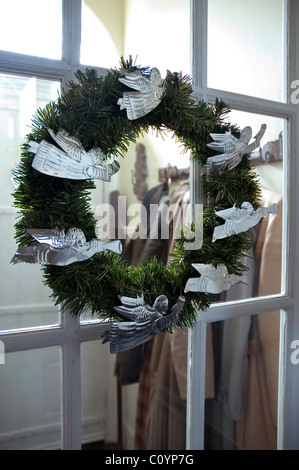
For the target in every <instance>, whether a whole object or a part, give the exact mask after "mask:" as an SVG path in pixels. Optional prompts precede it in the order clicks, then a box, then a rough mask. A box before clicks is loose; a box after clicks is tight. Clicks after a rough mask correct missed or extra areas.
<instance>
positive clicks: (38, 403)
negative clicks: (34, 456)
mask: <svg viewBox="0 0 299 470" xmlns="http://www.w3.org/2000/svg"><path fill="white" fill-rule="evenodd" d="M60 377H61V370H60V350H59V349H58V348H56V347H55V348H54V347H53V348H45V349H39V350H31V351H21V352H14V353H8V354H6V355H5V364H4V365H0V383H1V396H0V449H1V450H58V449H60V446H61V444H60V443H61V409H60V396H61V390H60Z"/></svg>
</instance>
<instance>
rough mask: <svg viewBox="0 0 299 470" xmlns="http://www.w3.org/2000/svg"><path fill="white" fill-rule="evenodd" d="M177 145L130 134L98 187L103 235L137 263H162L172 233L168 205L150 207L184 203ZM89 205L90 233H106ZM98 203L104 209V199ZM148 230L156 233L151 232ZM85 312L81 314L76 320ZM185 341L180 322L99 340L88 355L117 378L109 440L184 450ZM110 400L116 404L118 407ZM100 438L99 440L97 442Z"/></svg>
mask: <svg viewBox="0 0 299 470" xmlns="http://www.w3.org/2000/svg"><path fill="white" fill-rule="evenodd" d="M182 151H183V148H182V147H180V145H179V144H177V143H176V142H175V139H172V138H171V135H165V136H164V139H163V138H161V137H160V136H157V135H156V132H154V133H152V132H151V131H150V132H149V133H148V134H147V136H146V137H145V138H143V139H138V141H137V143H136V145H135V144H134V145H131V146H130V148H129V151H128V153H127V155H126V157H125V159H124V160H123V161H121V162H120V163H121V169H120V171H119V172H118V173H117V175H115V178H113V181H111V184H110V185H109V187H106V194H109V199H108V202H109V206H111V208H112V209H113V210H112V213H113V217H111V219H112V222H111V219H109V220H110V222H111V225H110V232H109V234H108V235H109V236H108V238H110V239H113V238H114V237H116V238H119V239H121V240H122V242H123V246H124V249H123V254H122V256H123V257H124V258H125V259H126V261H127V262H128V263H130V264H131V265H134V266H136V265H139V264H140V262H141V261H142V260H144V259H145V258H147V257H151V256H156V257H157V258H158V260H159V261H161V262H163V263H165V264H166V263H167V262H168V261H169V254H170V253H171V251H172V249H173V243H174V239H173V236H172V234H173V233H175V232H176V227H175V224H174V220H173V219H172V217H171V212H170V217H169V219H168V218H163V217H162V218H160V217H158V216H157V212H152V213H151V212H150V210H151V207H155V208H157V207H160V208H161V207H162V205H163V207H165V208H168V207H171V206H172V208H175V207H176V208H177V211H178V212H179V211H180V210H182V207H183V205H184V204H186V205H187V206H189V204H188V203H189V200H190V187H189V155H188V154H184V153H182ZM170 162H171V164H170ZM95 197H96V195H95ZM95 206H96V209H95V215H96V217H97V219H98V226H97V229H98V236H100V238H103V237H104V236H105V235H107V233H105V231H107V225H106V222H107V218H106V216H105V214H104V210H102V211H101V204H100V203H99V204H97V205H96V203H95ZM141 208H144V209H145V211H146V217H141V214H142V211H141ZM103 209H105V210H106V209H107V205H106V206H105V208H103ZM188 214H189V212H188V211H186V213H185V214H183V216H185V217H186V219H187V218H188ZM150 215H152V217H150ZM156 216H157V217H156ZM182 218H183V217H182ZM161 219H162V221H161ZM161 222H162V223H163V225H165V226H166V225H167V229H168V230H165V232H164V233H165V235H166V234H167V236H165V238H162V236H161V231H159V229H160V228H161ZM185 223H187V220H185ZM164 228H165V229H166V227H164ZM141 234H143V235H144V234H145V237H141ZM153 234H158V236H157V237H153V236H152V235H153ZM86 318H87V319H88V316H87V317H86V316H84V317H83V318H82V321H85V320H86ZM187 345H188V334H187V331H186V329H180V330H176V331H175V332H174V333H173V334H168V333H167V334H163V335H157V336H156V337H155V338H154V339H153V340H151V341H148V342H147V343H145V344H143V345H141V346H138V347H136V348H134V349H131V350H128V351H125V352H123V353H121V354H117V355H116V356H115V355H111V354H110V352H109V347H108V346H107V345H106V344H105V345H100V346H101V349H100V351H99V353H98V354H94V356H93V357H97V360H99V358H100V356H101V355H102V356H103V354H104V352H105V354H108V358H109V360H108V362H106V369H107V364H108V363H110V362H112V364H113V367H112V370H114V371H115V376H116V379H117V393H116V396H114V399H113V398H111V403H112V407H111V408H109V410H110V411H109V412H108V414H107V419H108V423H109V422H111V421H112V423H113V422H115V419H116V418H117V420H118V433H117V436H118V437H116V438H115V440H114V441H113V442H112V443H111V442H110V444H114V445H115V446H117V448H123V449H133V450H134V449H135V450H138V449H140V450H141V449H148V450H150V449H156V450H157V449H161V450H174V449H176V450H182V449H185V445H186V444H185V443H186V431H185V427H186V400H187V392H186V389H187V350H188V346H187ZM91 370H92V369H91ZM90 373H91V375H92V372H90ZM93 380H94V379H93ZM105 380H106V379H105ZM113 387H115V384H114V386H112V388H109V391H108V393H109V394H111V397H113V393H115V392H114V391H113V390H115V388H113ZM117 403H121V405H122V406H121V408H118V407H117ZM107 409H108V408H107ZM110 426H111V425H110ZM108 444H109V440H108V441H107V439H106V443H105V445H106V446H107V445H108Z"/></svg>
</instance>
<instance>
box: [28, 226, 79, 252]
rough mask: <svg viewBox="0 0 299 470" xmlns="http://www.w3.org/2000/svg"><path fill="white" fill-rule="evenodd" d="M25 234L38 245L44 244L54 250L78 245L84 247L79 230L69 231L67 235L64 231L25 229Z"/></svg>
mask: <svg viewBox="0 0 299 470" xmlns="http://www.w3.org/2000/svg"><path fill="white" fill-rule="evenodd" d="M27 232H28V233H29V234H30V235H31V236H32V237H33V238H35V240H37V241H38V242H39V243H45V244H46V245H50V246H52V247H54V248H64V247H67V246H73V245H76V244H79V245H80V246H84V245H85V244H86V238H85V235H84V232H83V231H82V230H81V229H70V230H68V232H67V234H65V233H64V230H57V229H54V230H51V229H30V228H28V229H27Z"/></svg>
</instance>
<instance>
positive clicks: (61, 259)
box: [10, 228, 122, 266]
mask: <svg viewBox="0 0 299 470" xmlns="http://www.w3.org/2000/svg"><path fill="white" fill-rule="evenodd" d="M27 232H28V233H30V235H31V236H32V237H33V238H35V239H36V240H37V241H38V242H39V243H38V244H37V245H33V246H23V245H21V246H19V247H18V249H17V251H16V253H15V255H14V256H13V258H12V260H11V262H10V264H17V263H30V264H33V263H39V264H52V265H55V266H67V265H69V264H72V263H77V262H79V261H86V260H87V259H90V258H91V257H92V256H93V255H94V254H95V253H99V252H100V251H104V250H108V251H113V252H114V253H117V254H120V253H121V252H122V245H121V242H120V241H119V240H115V241H112V242H107V243H105V242H103V241H101V240H97V239H93V240H91V241H90V242H87V241H86V238H85V235H84V233H83V231H82V230H80V229H78V228H71V229H69V230H68V231H67V233H65V232H64V230H57V229H56V230H51V229H49V230H48V229H27Z"/></svg>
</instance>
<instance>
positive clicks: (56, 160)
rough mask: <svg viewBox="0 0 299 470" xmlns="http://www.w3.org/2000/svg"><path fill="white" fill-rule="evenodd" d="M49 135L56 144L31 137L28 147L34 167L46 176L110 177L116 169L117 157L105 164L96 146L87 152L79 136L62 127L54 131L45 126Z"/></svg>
mask: <svg viewBox="0 0 299 470" xmlns="http://www.w3.org/2000/svg"><path fill="white" fill-rule="evenodd" d="M48 132H49V134H50V135H51V137H52V139H53V140H54V141H55V142H56V143H57V144H58V145H59V147H60V148H59V147H56V146H55V145H52V144H50V143H49V142H47V141H46V140H42V141H41V142H40V143H37V142H34V141H30V142H29V144H28V150H30V151H31V152H33V153H35V157H34V158H33V161H32V166H33V168H34V169H35V170H37V171H39V172H41V173H44V174H46V175H49V176H56V177H58V178H67V179H73V180H86V179H99V180H103V181H108V182H110V181H111V177H112V176H113V175H114V174H115V173H117V172H118V171H119V168H120V165H119V163H118V162H117V161H114V162H113V163H109V164H104V163H103V162H104V154H103V152H102V150H101V149H100V148H98V147H94V148H92V149H91V150H89V151H88V152H87V151H86V150H85V149H84V147H83V146H82V144H81V142H80V141H79V139H77V138H76V137H72V136H70V135H69V134H68V133H67V132H65V131H64V130H60V131H58V132H57V134H55V133H54V132H53V130H52V129H48Z"/></svg>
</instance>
